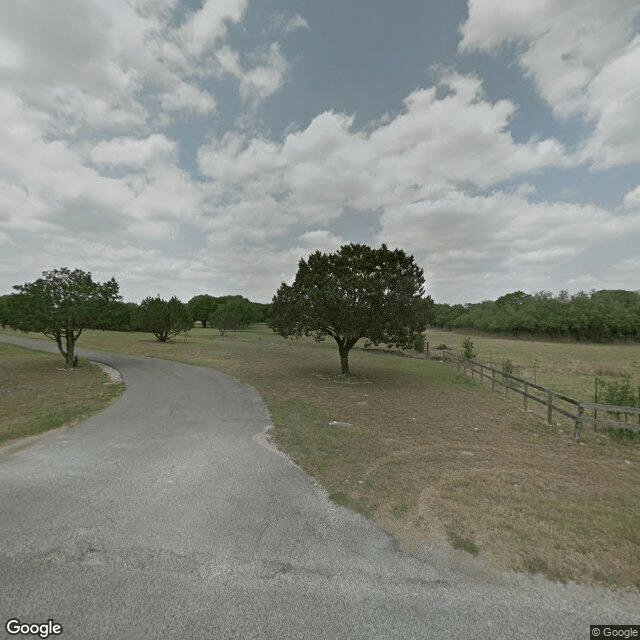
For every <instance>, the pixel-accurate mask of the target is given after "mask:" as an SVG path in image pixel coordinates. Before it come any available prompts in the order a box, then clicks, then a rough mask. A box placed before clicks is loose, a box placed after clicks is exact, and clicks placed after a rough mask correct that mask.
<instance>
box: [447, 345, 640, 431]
mask: <svg viewBox="0 0 640 640" xmlns="http://www.w3.org/2000/svg"><path fill="white" fill-rule="evenodd" d="M442 360H443V362H447V363H449V364H452V365H454V366H456V367H457V368H458V371H461V370H463V371H464V373H465V375H468V372H470V373H471V377H472V378H474V377H475V375H476V374H477V375H478V376H479V377H480V381H481V382H484V380H485V378H486V379H488V380H490V381H491V390H492V391H494V392H495V391H496V387H498V389H500V388H502V389H503V391H504V399H505V400H506V399H507V398H508V393H509V391H513V392H515V393H517V394H519V395H521V396H522V398H523V408H524V410H525V411H527V410H528V401H529V400H533V401H534V402H537V403H539V404H542V405H545V406H546V409H547V412H546V413H547V416H546V418H547V423H548V424H552V421H553V414H554V413H559V414H561V415H563V416H565V417H567V418H570V419H571V420H573V421H574V422H575V430H574V436H575V438H576V439H578V438H579V437H580V433H581V431H582V428H583V426H584V425H585V424H586V423H593V425H594V429H596V430H597V428H598V425H602V426H604V427H612V428H615V429H631V430H632V431H638V432H640V407H618V406H613V405H607V404H597V403H593V402H580V401H579V400H574V399H573V398H569V397H567V396H565V395H563V394H561V393H558V392H557V391H554V390H553V389H548V388H547V387H543V386H542V385H539V384H536V383H535V382H531V381H530V380H524V379H522V378H518V377H517V376H514V375H511V374H510V373H507V372H506V371H502V370H499V369H498V368H496V367H495V366H493V365H486V364H483V363H482V362H476V361H475V360H470V359H469V358H465V357H464V356H461V355H459V354H457V353H453V352H451V351H447V350H443V357H442ZM514 383H517V384H514ZM532 391H534V392H535V391H538V392H540V393H541V394H542V397H540V395H536V394H535V393H532ZM558 402H563V403H566V404H568V405H570V406H571V407H572V408H573V409H572V410H571V409H568V408H567V407H565V406H558ZM585 410H587V411H588V410H592V411H593V416H590V415H586V414H585ZM599 411H600V412H607V413H610V414H611V413H613V414H616V413H617V414H620V413H624V414H632V415H633V414H637V416H638V420H637V422H638V423H637V424H632V423H626V422H619V421H617V420H608V419H605V418H602V417H598V412H599Z"/></svg>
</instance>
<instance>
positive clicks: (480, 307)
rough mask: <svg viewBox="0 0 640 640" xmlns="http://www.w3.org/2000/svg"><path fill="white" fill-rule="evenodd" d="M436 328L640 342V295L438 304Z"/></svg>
mask: <svg viewBox="0 0 640 640" xmlns="http://www.w3.org/2000/svg"><path fill="white" fill-rule="evenodd" d="M431 324H432V326H434V327H445V328H473V329H477V330H480V331H487V332H492V333H501V334H510V335H522V334H525V335H530V336H535V337H545V338H564V337H570V338H575V339H576V340H591V341H613V340H628V341H638V340H640V292H638V291H625V290H621V289H620V290H618V289H616V290H609V289H604V290H601V291H591V292H590V293H585V292H584V291H581V292H579V293H577V294H575V295H569V294H568V293H567V292H566V291H561V292H560V293H559V294H558V295H557V296H554V295H553V294H552V293H551V292H548V291H541V292H538V293H534V294H527V293H524V292H522V291H515V292H513V293H508V294H506V295H504V296H502V297H500V298H498V299H497V300H495V301H492V300H485V301H484V302H480V303H477V304H464V305H448V304H436V305H434V308H433V314H432V318H431Z"/></svg>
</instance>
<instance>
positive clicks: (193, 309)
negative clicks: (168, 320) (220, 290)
mask: <svg viewBox="0 0 640 640" xmlns="http://www.w3.org/2000/svg"><path fill="white" fill-rule="evenodd" d="M217 305H218V301H217V299H216V298H214V297H213V296H212V295H209V294H208V293H202V294H200V295H197V296H193V298H191V300H189V302H187V307H188V309H189V313H190V314H191V317H192V318H193V319H194V320H199V321H200V322H201V323H202V326H203V327H206V326H207V322H208V321H209V318H210V317H211V315H212V314H213V312H214V311H215V309H216V306H217Z"/></svg>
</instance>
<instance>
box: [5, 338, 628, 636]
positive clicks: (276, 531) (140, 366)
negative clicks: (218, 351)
mask: <svg viewBox="0 0 640 640" xmlns="http://www.w3.org/2000/svg"><path fill="white" fill-rule="evenodd" d="M0 339H2V340H6V341H11V342H14V343H18V344H23V345H31V346H33V344H34V342H33V341H29V340H28V339H22V338H21V339H9V338H6V337H2V338H0ZM35 344H36V345H37V346H38V347H40V348H41V347H42V343H39V342H38V343H35ZM45 346H47V347H51V348H55V345H45ZM79 353H80V355H81V356H82V357H90V358H91V359H93V360H97V361H100V362H103V363H105V364H107V365H109V366H111V367H113V368H115V369H117V370H118V371H119V372H120V373H121V375H122V377H123V379H124V382H125V383H126V385H127V390H126V392H125V394H124V395H123V396H122V397H121V398H120V399H119V400H118V401H117V402H115V403H114V404H113V405H111V406H110V407H108V408H107V409H106V410H104V411H102V412H101V413H99V414H97V415H94V416H93V417H91V418H90V419H88V420H86V421H85V422H83V423H81V424H79V425H77V426H75V427H72V428H69V429H62V430H57V431H54V432H51V433H48V434H44V435H43V436H42V437H40V438H38V439H36V440H35V442H34V441H30V444H28V445H27V446H24V447H22V448H20V447H17V448H16V447H12V448H9V449H5V450H4V451H1V450H0V576H1V578H0V617H1V622H2V625H3V626H2V629H1V630H0V636H1V637H7V638H15V637H24V636H16V635H9V633H8V631H6V628H5V621H7V620H9V619H11V618H15V619H19V620H20V622H21V623H29V624H30V623H42V622H46V621H47V620H48V619H52V620H53V623H52V624H59V625H61V626H62V634H61V635H60V636H54V635H50V636H49V637H61V638H63V639H65V640H66V639H71V638H77V639H79V640H86V639H98V638H108V639H112V640H115V639H116V638H117V639H119V640H124V639H134V638H135V639H138V638H139V639H151V638H158V639H161V638H162V639H174V638H175V639H185V640H188V639H194V640H195V639H198V640H202V639H208V638H212V639H213V638H215V639H226V638H242V639H243V640H244V639H249V638H274V639H276V638H277V639H289V638H301V639H303V638H304V639H307V638H309V639H312V638H327V639H329V638H330V639H331V640H335V639H338V638H349V639H359V638H362V639H366V640H371V639H372V638H390V639H400V638H433V639H438V638H447V639H450V638H456V639H464V638H474V639H475V638H491V639H498V638H505V639H507V638H508V639H509V640H512V639H514V638H527V639H531V638H540V639H543V638H553V639H554V640H555V639H561V638H580V639H586V638H589V624H596V623H618V624H622V623H638V622H640V616H639V615H638V613H639V612H640V597H639V596H638V594H623V593H613V592H610V591H608V590H605V589H592V588H588V587H581V586H577V585H566V586H565V585H560V584H554V583H551V582H548V581H546V580H543V579H542V578H536V579H531V578H529V577H527V576H521V575H517V574H507V573H505V574H497V573H496V574H495V575H493V577H492V578H491V579H484V578H481V577H479V576H480V575H481V574H478V573H477V572H474V571H465V570H464V569H460V568H457V569H455V570H454V569H451V568H449V567H448V566H447V565H446V563H445V562H444V560H443V558H441V557H439V556H437V554H435V553H433V554H431V555H430V554H426V555H425V556H423V557H420V558H418V557H413V556H410V555H408V554H406V553H404V552H403V551H402V550H401V549H400V548H399V547H398V545H397V544H396V543H395V541H394V540H393V539H392V538H391V537H389V536H388V535H387V534H385V533H384V532H382V531H381V530H380V529H379V528H377V527H376V526H375V525H374V524H373V523H372V522H370V521H368V520H366V519H365V518H363V517H362V516H359V515H356V514H353V513H351V512H349V511H347V510H345V509H343V508H340V507H337V506H335V505H333V504H332V503H331V502H329V501H328V500H327V498H326V495H325V493H324V492H323V491H322V489H321V488H320V487H317V486H316V485H315V484H314V482H313V480H312V479H311V478H309V477H308V476H307V475H305V474H304V473H303V472H302V471H301V470H300V469H298V468H297V467H296V466H295V465H293V464H292V463H291V462H290V461H289V460H288V459H287V458H286V457H285V456H284V455H282V454H281V453H279V452H277V451H276V450H274V449H273V448H272V447H271V446H270V445H269V444H268V442H267V440H266V438H265V430H266V429H267V428H268V426H269V417H268V415H267V411H266V409H265V406H264V404H263V403H262V401H261V399H260V397H259V396H258V395H257V393H256V392H255V391H253V390H252V389H251V388H249V387H247V386H246V385H244V384H242V383H240V382H238V381H236V380H233V379H231V378H229V377H227V376H224V375H222V374H220V373H218V372H216V371H213V370H211V369H205V368H200V367H194V366H189V365H183V364H178V363H175V362H169V361H164V360H155V359H151V358H140V357H127V356H121V355H116V354H105V353H97V352H89V351H83V350H79ZM30 637H37V636H30Z"/></svg>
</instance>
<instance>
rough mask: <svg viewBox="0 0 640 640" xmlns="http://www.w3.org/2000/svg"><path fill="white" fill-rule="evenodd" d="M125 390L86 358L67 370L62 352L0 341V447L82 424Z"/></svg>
mask: <svg viewBox="0 0 640 640" xmlns="http://www.w3.org/2000/svg"><path fill="white" fill-rule="evenodd" d="M123 389H124V385H123V384H121V383H113V382H111V381H110V380H109V378H108V376H107V375H106V374H105V373H103V372H102V371H101V370H100V368H99V367H97V366H96V365H94V364H92V363H90V362H88V361H86V360H80V366H79V367H78V368H75V369H73V370H68V369H65V368H64V367H63V360H62V358H61V357H60V356H59V355H58V354H55V355H54V354H51V353H43V352H42V351H35V350H33V349H26V348H24V347H18V346H15V345H12V344H4V343H1V342H0V443H6V442H7V441H9V440H12V439H14V438H21V437H24V436H30V435H35V434H37V433H41V432H42V431H47V430H49V429H55V428H57V427H61V426H63V425H67V424H72V423H77V422H79V421H80V420H82V419H84V418H86V417H88V416H89V415H91V414H92V413H95V412H96V411H99V410H100V409H103V408H104V407H106V406H107V405H108V404H109V403H110V402H111V401H112V400H113V399H114V398H116V397H117V396H119V395H120V394H121V393H122V391H123Z"/></svg>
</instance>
